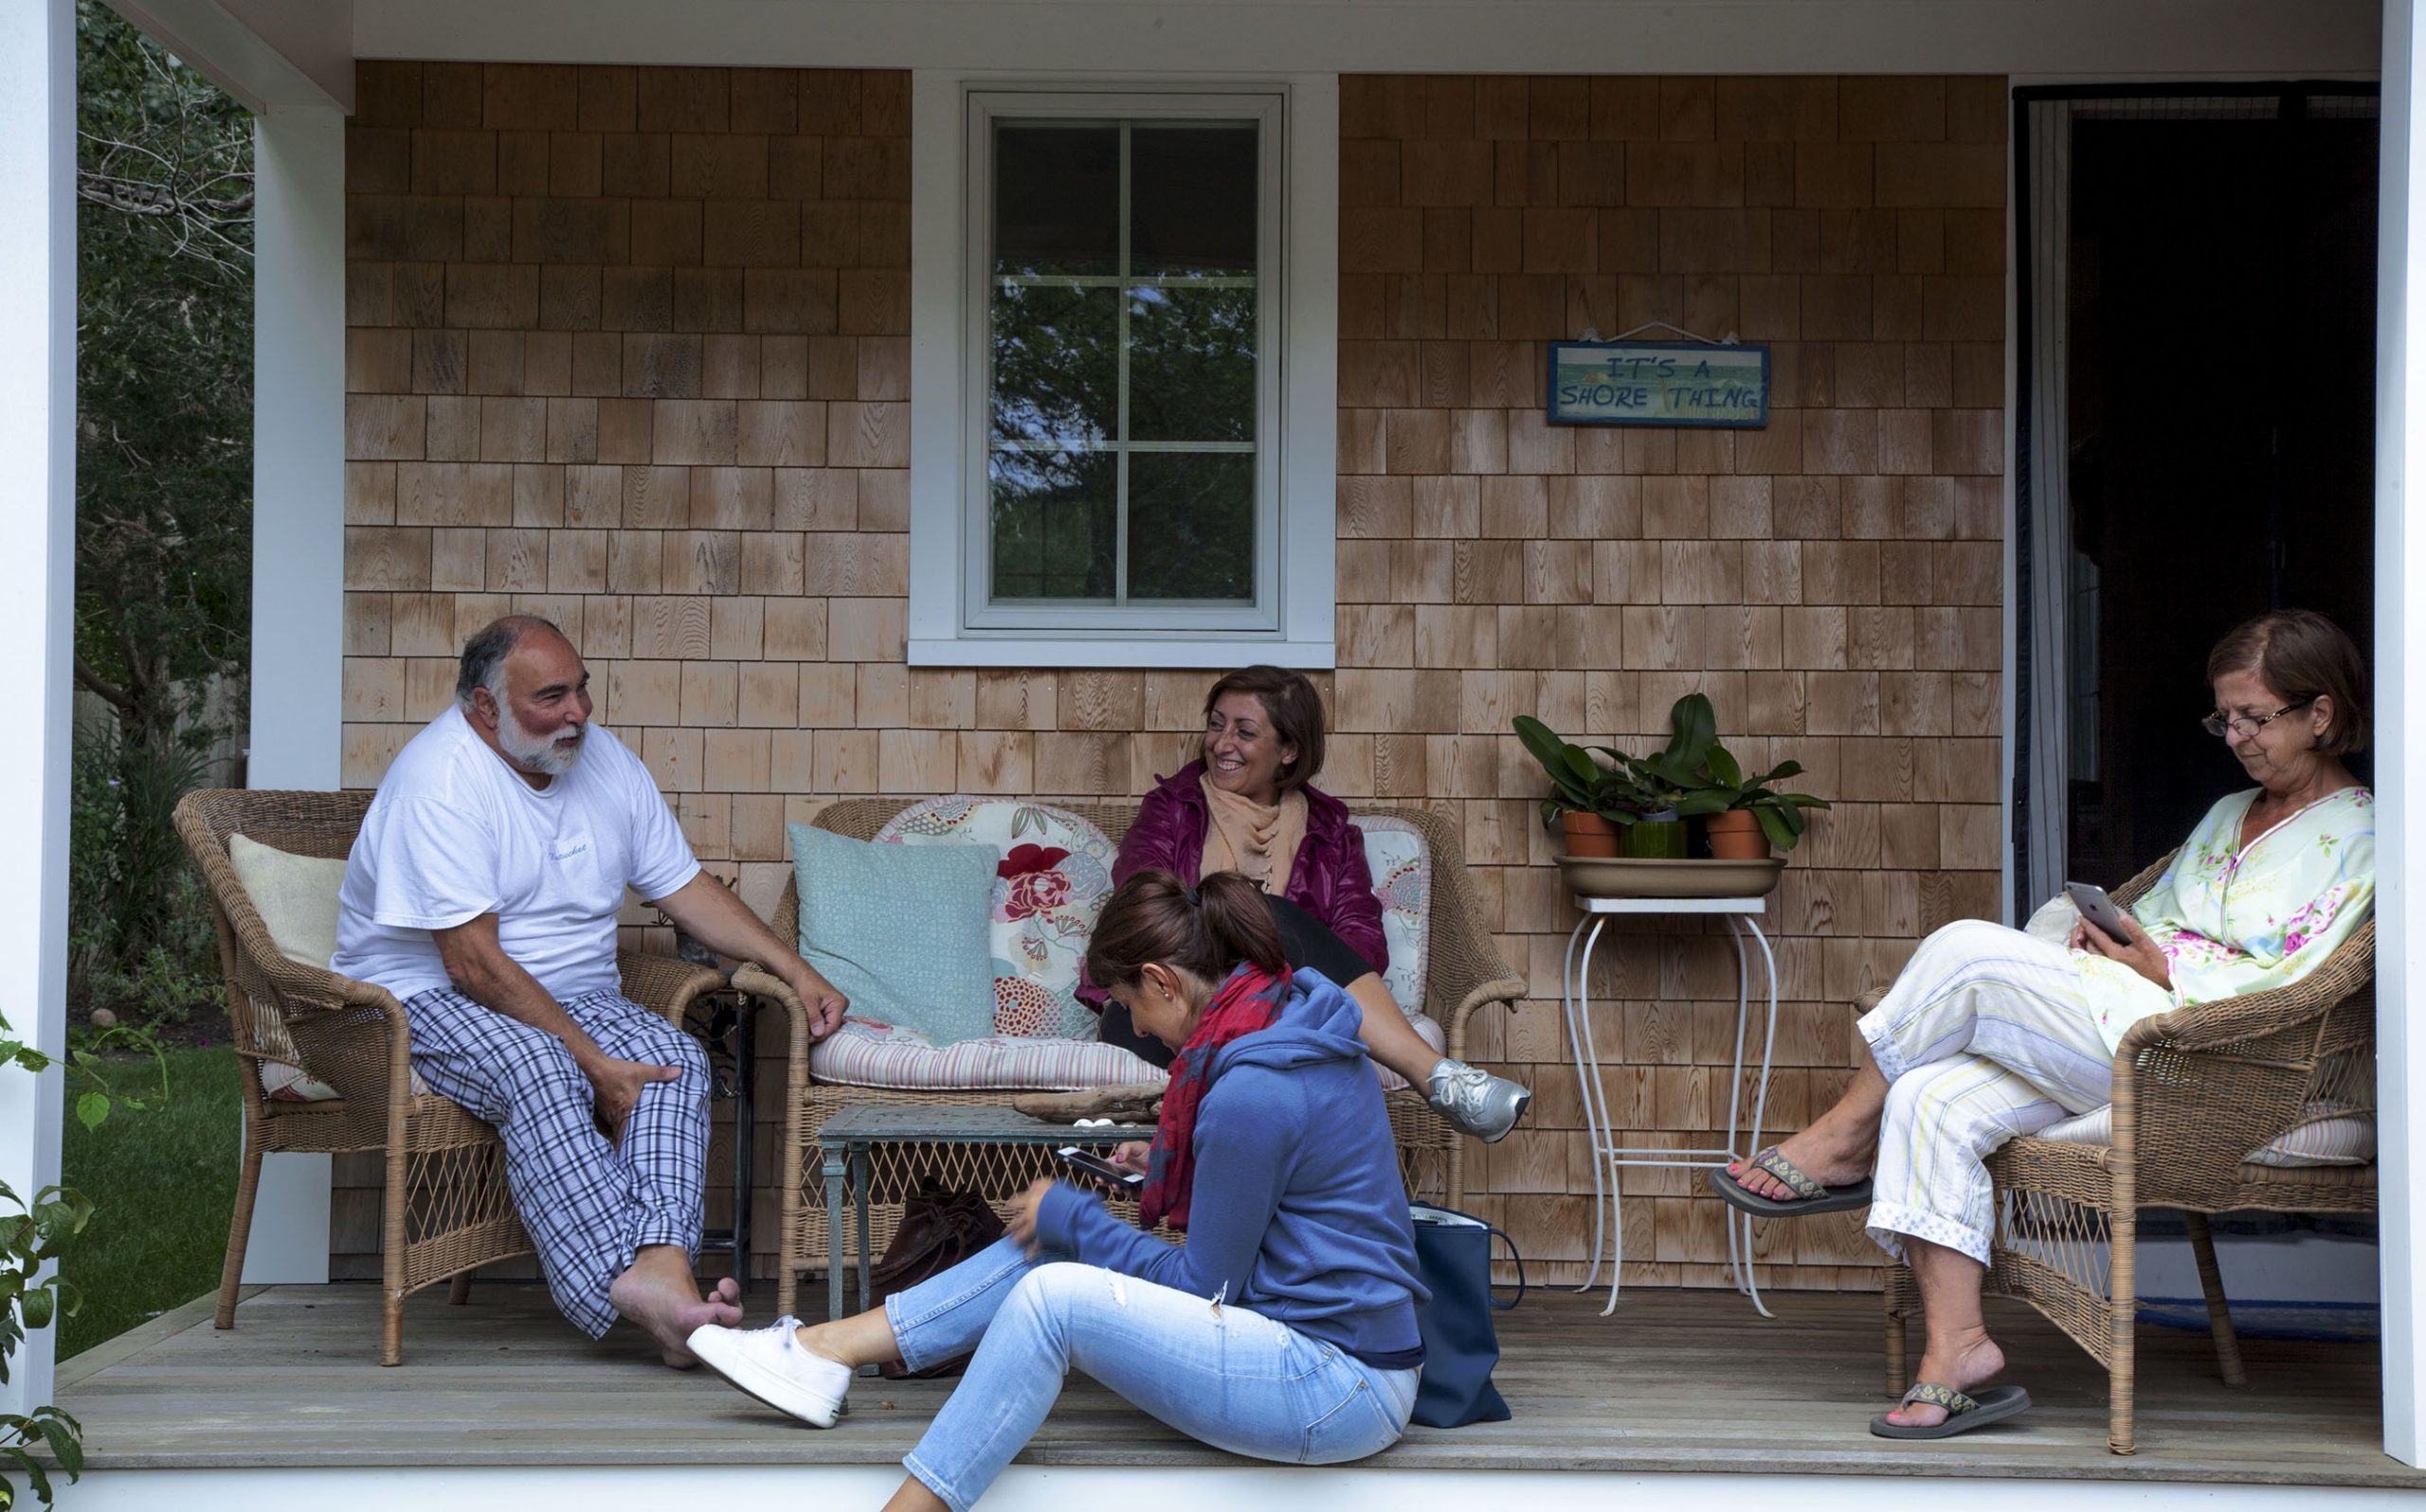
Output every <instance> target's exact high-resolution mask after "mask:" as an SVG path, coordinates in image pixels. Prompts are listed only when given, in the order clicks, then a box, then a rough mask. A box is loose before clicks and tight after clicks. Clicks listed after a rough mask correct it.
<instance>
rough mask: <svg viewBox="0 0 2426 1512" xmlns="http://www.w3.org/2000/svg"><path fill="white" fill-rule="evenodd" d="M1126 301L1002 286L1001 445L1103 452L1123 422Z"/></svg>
mask: <svg viewBox="0 0 2426 1512" xmlns="http://www.w3.org/2000/svg"><path fill="white" fill-rule="evenodd" d="M1119 299H1120V296H1119V292H1118V291H1117V290H1113V289H1069V288H1057V287H1054V286H1052V285H1049V284H1034V283H997V284H996V285H995V286H994V308H993V312H992V314H993V319H992V326H993V350H992V353H991V355H992V360H993V380H992V382H993V395H992V403H991V405H990V406H989V408H990V415H991V422H992V430H993V437H994V441H995V443H996V444H998V445H999V444H1002V443H1004V442H1015V441H1026V442H1033V443H1044V444H1050V445H1054V446H1092V445H1101V444H1102V443H1104V442H1106V441H1111V440H1112V439H1113V429H1114V427H1115V426H1116V425H1117V424H1118V423H1119V420H1120V351H1119V348H1120V303H1119Z"/></svg>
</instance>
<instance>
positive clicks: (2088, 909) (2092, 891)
mask: <svg viewBox="0 0 2426 1512" xmlns="http://www.w3.org/2000/svg"><path fill="white" fill-rule="evenodd" d="M2064 895H2065V896H2067V897H2069V898H2071V899H2072V900H2073V908H2076V909H2080V910H2081V917H2082V918H2084V919H2087V920H2088V921H2089V922H2090V923H2091V924H2092V925H2094V926H2096V927H2097V928H2098V930H2099V931H2100V932H2101V933H2103V934H2104V935H2105V936H2106V937H2107V938H2108V939H2109V940H2112V941H2113V942H2115V943H2116V944H2117V945H2122V944H2126V943H2127V942H2128V941H2129V940H2130V938H2131V933H2130V930H2129V929H2127V928H2126V927H2124V924H2123V909H2122V906H2121V905H2120V904H2118V903H2116V902H2115V901H2114V900H2113V899H2112V898H2109V897H2108V896H2107V895H2106V890H2105V889H2104V888H2102V887H2099V886H2097V885H2096V884H2095V883H2093V882H2067V883H2065V884H2064Z"/></svg>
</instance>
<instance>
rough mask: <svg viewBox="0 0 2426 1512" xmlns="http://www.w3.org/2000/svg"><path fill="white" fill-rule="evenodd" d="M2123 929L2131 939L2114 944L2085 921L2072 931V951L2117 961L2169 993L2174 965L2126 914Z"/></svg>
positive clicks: (2103, 933)
mask: <svg viewBox="0 0 2426 1512" xmlns="http://www.w3.org/2000/svg"><path fill="white" fill-rule="evenodd" d="M2123 928H2124V931H2125V932H2126V933H2127V934H2128V935H2129V936H2130V938H2129V939H2127V940H2117V939H2115V938H2114V937H2113V936H2112V935H2109V934H2108V933H2107V932H2106V931H2105V930H2103V929H2101V928H2099V927H2097V926H2095V925H2093V924H2091V923H2090V922H2089V921H2088V920H2086V919H2084V920H2082V921H2081V922H2080V923H2079V924H2078V925H2076V926H2074V927H2073V949H2075V950H2093V951H2095V952H2097V953H2098V954H2099V955H2101V956H2104V957H2105V958H2106V959H2107V960H2109V961H2120V962H2121V963H2124V964H2125V965H2127V966H2128V967H2130V968H2131V969H2132V970H2133V971H2136V972H2138V973H2139V974H2140V975H2141V976H2143V977H2145V978H2147V979H2148V980H2149V981H2153V982H2155V983H2156V984H2157V985H2158V986H2160V987H2163V989H2164V990H2165V991H2167V992H2171V991H2172V990H2173V965H2172V963H2171V962H2169V961H2167V960H2166V959H2165V954H2164V952H2163V950H2162V949H2160V948H2158V946H2157V943H2156V942H2155V941H2154V940H2152V939H2150V938H2148V931H2147V930H2145V929H2143V928H2141V927H2140V921H2139V920H2137V919H2135V918H2133V917H2131V915H2130V914H2129V913H2125V914H2124V915H2123Z"/></svg>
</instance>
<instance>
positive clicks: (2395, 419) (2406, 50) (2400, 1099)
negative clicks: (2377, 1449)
mask: <svg viewBox="0 0 2426 1512" xmlns="http://www.w3.org/2000/svg"><path fill="white" fill-rule="evenodd" d="M2383 27H2384V44H2383V45H2384V62H2385V63H2386V67H2385V70H2384V81H2383V99H2382V128H2381V136H2380V140H2381V143H2382V157H2381V166H2380V178H2379V181H2378V182H2379V189H2378V197H2377V205H2378V210H2377V218H2376V239H2377V244H2376V643H2375V669H2374V671H2375V683H2376V720H2375V727H2376V740H2377V749H2376V783H2375V787H2376V924H2377V940H2378V945H2377V948H2376V1103H2377V1115H2376V1117H2377V1125H2376V1160H2377V1164H2378V1173H2377V1175H2378V1179H2377V1191H2378V1197H2379V1200H2380V1202H2381V1214H2380V1215H2379V1218H2378V1224H2377V1234H2378V1239H2377V1243H2378V1246H2379V1251H2380V1255H2379V1259H2380V1264H2381V1277H2382V1293H2381V1295H2382V1304H2381V1305H2382V1307H2383V1338H2384V1346H2383V1399H2384V1402H2383V1404H2384V1449H2385V1452H2387V1453H2390V1454H2393V1455H2397V1456H2398V1457H2399V1458H2400V1459H2402V1460H2405V1461H2407V1462H2408V1463H2410V1464H2412V1465H2417V1464H2419V1463H2421V1462H2426V1350H2421V1349H2420V1347H2419V1340H2418V1337H2417V1330H2418V1327H2419V1324H2420V1318H2419V1313H2420V1310H2421V1308H2426V1203H2421V1202H2420V1201H2419V1194H2418V1192H2417V1182H2418V1179H2419V1177H2420V1175H2421V1173H2426V1118H2420V1117H2419V1116H2418V1115H2419V1109H2418V1107H2417V1098H2418V1097H2420V1096H2421V1095H2426V1035H2422V1034H2419V1033H2417V1030H2416V1028H2415V1026H2414V1025H2413V1023H2412V1021H2411V1017H2410V1013H2409V1008H2410V1004H2411V1003H2412V1002H2413V1001H2414V1000H2416V996H2417V994H2416V992H2415V988H2416V986H2417V982H2416V981H2415V977H2416V972H2415V970H2414V967H2415V965H2416V963H2417V957H2416V956H2415V954H2414V953H2413V952H2412V951H2411V950H2410V949H2409V946H2410V945H2411V944H2413V943H2415V942H2416V941H2417V940H2419V939H2426V890H2421V889H2420V888H2419V887H2418V885H2417V879H2415V878H2413V877H2412V876H2411V875H2410V874H2409V873H2410V865H2409V862H2410V859H2411V856H2410V853H2411V852H2412V851H2416V852H2417V853H2418V855H2421V856H2426V803H2421V802H2420V801H2419V795H2418V789H2417V784H2418V783H2420V782H2426V740H2420V739H2418V738H2417V728H2416V727H2417V720H2418V718H2419V716H2420V711H2421V709H2426V607H2421V604H2420V600H2421V598H2422V597H2426V529H2420V528H2419V526H2418V523H2417V516H2418V510H2417V506H2416V505H2415V504H2413V502H2412V497H2413V491H2412V490H2411V489H2410V487H2409V480H2410V479H2411V478H2412V477H2417V478H2419V479H2421V480H2426V297H2417V292H2426V142H2422V141H2420V139H2419V132H2420V129H2421V127H2426V117H2421V116H2420V115H2419V114H2418V112H2417V100H2416V90H2417V81H2418V78H2419V73H2420V64H2421V62H2426V59H2421V56H2420V52H2421V46H2426V37H2420V36H2419V34H2418V32H2417V12H2416V0H2384V8H2383ZM2414 291H2416V292H2414ZM2413 842H2415V843H2413Z"/></svg>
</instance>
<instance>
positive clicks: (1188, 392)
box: [1129, 284, 1256, 441]
mask: <svg viewBox="0 0 2426 1512" xmlns="http://www.w3.org/2000/svg"><path fill="white" fill-rule="evenodd" d="M1255 304H1256V292H1255V290H1254V289H1252V288H1212V289H1189V288H1174V287H1172V286H1170V285H1168V284H1147V285H1145V286H1143V287H1139V288H1133V289H1131V290H1130V291H1129V439H1130V440H1132V441H1254V440H1255Z"/></svg>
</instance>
